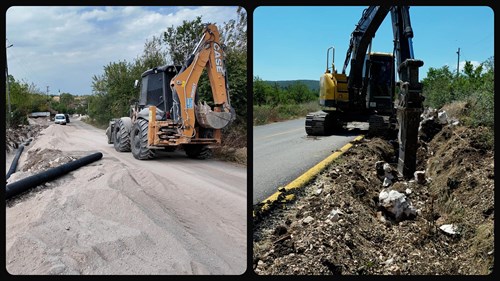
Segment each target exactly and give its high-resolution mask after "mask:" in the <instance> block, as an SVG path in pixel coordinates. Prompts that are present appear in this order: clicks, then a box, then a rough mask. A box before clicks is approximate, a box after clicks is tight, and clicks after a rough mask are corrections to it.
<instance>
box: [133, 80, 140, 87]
mask: <svg viewBox="0 0 500 281" xmlns="http://www.w3.org/2000/svg"><path fill="white" fill-rule="evenodd" d="M138 85H139V80H137V79H136V80H135V82H134V88H137V86H138Z"/></svg>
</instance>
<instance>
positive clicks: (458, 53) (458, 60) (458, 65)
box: [457, 48, 460, 77]
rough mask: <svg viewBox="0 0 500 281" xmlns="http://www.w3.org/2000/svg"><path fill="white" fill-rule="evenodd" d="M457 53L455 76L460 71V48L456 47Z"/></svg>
mask: <svg viewBox="0 0 500 281" xmlns="http://www.w3.org/2000/svg"><path fill="white" fill-rule="evenodd" d="M457 55H458V58H457V77H458V74H459V73H460V72H459V68H460V48H458V51H457Z"/></svg>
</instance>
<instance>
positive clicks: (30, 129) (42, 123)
mask: <svg viewBox="0 0 500 281" xmlns="http://www.w3.org/2000/svg"><path fill="white" fill-rule="evenodd" d="M38 119H39V120H37V119H32V118H29V119H28V121H29V125H19V126H18V127H17V128H7V129H6V130H5V148H6V152H7V153H9V152H12V151H14V150H16V149H17V148H18V147H19V145H20V144H22V143H24V142H25V141H27V140H28V139H30V138H35V137H37V136H38V134H39V133H40V132H41V131H42V130H43V129H45V128H47V127H48V126H49V125H50V120H49V121H47V120H42V119H43V118H38Z"/></svg>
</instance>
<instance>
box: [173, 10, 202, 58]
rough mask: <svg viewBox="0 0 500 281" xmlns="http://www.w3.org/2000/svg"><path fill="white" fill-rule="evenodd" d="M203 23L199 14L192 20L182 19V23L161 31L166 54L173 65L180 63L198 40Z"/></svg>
mask: <svg viewBox="0 0 500 281" xmlns="http://www.w3.org/2000/svg"><path fill="white" fill-rule="evenodd" d="M203 27H204V25H203V24H202V22H201V16H198V17H196V19H195V20H193V21H187V20H184V21H182V24H181V25H179V26H177V27H174V26H173V25H172V26H170V27H168V28H167V31H165V32H164V33H163V41H164V42H165V43H166V44H167V50H168V54H169V56H170V59H171V61H172V63H173V64H174V65H182V64H184V62H185V61H186V60H187V58H188V57H189V54H190V53H191V52H192V51H193V49H194V47H195V46H196V44H197V43H198V41H199V40H200V35H201V34H202V32H203Z"/></svg>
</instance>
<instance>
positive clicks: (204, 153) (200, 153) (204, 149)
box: [184, 144, 212, 160]
mask: <svg viewBox="0 0 500 281" xmlns="http://www.w3.org/2000/svg"><path fill="white" fill-rule="evenodd" d="M184 151H185V152H186V155H187V156H188V157H189V158H194V159H201V160H204V159H209V158H211V157H212V150H211V149H210V148H209V147H208V146H207V145H204V144H191V145H185V146H184Z"/></svg>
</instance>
